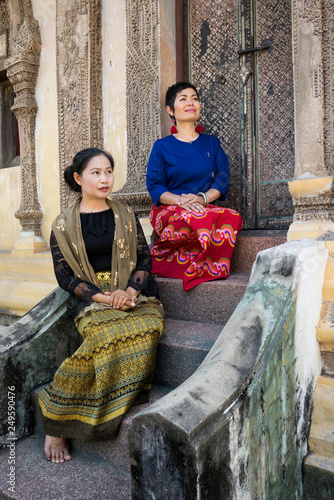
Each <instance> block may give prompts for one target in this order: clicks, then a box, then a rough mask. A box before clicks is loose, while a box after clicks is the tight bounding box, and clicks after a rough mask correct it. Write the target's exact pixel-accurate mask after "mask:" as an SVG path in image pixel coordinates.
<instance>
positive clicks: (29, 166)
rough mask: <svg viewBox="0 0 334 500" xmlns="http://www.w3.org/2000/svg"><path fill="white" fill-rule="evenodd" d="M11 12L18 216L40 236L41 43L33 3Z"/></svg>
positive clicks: (24, 1) (10, 75) (25, 228)
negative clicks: (38, 134)
mask: <svg viewBox="0 0 334 500" xmlns="http://www.w3.org/2000/svg"><path fill="white" fill-rule="evenodd" d="M9 12H10V15H11V18H10V57H9V58H8V59H6V61H5V69H6V70H7V76H8V79H9V80H10V82H11V83H12V84H13V87H14V91H15V94H16V97H15V99H14V105H13V107H12V111H13V112H14V113H15V115H16V118H17V121H18V126H19V136H20V154H21V183H22V200H21V206H20V208H19V209H18V211H17V212H16V213H15V216H16V217H17V218H18V219H19V220H20V223H21V226H22V230H23V231H27V232H33V233H34V235H35V236H40V235H41V225H40V223H41V220H42V217H43V213H42V210H41V207H40V204H39V201H38V194H37V179H36V160H35V122H36V113H37V103H36V99H35V85H36V79H37V74H38V69H39V56H40V50H41V39H40V33H39V26H38V23H37V21H36V20H35V19H34V18H33V14H32V7H31V1H30V0H22V1H20V2H19V3H16V4H15V5H12V8H11V10H10V11H9Z"/></svg>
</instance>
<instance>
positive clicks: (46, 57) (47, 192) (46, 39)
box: [32, 0, 60, 242]
mask: <svg viewBox="0 0 334 500" xmlns="http://www.w3.org/2000/svg"><path fill="white" fill-rule="evenodd" d="M32 5H33V12H34V17H35V19H36V20H37V21H38V22H39V27H40V33H41V39H42V51H41V57H40V68H39V73H38V79H37V85H36V99H37V104H38V113H37V120H36V163H37V184H38V198H39V202H40V204H41V207H42V210H43V212H44V214H45V215H44V218H43V221H42V234H43V237H44V239H45V240H46V241H47V242H48V241H49V236H50V227H51V223H52V221H53V219H54V218H55V217H56V216H57V215H58V214H59V211H60V195H59V144H58V115H57V78H56V74H57V72H56V70H57V67H56V0H43V2H41V1H40V0H33V1H32Z"/></svg>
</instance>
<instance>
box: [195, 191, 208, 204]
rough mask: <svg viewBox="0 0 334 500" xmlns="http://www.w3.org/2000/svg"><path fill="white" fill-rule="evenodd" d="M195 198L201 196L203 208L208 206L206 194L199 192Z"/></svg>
mask: <svg viewBox="0 0 334 500" xmlns="http://www.w3.org/2000/svg"><path fill="white" fill-rule="evenodd" d="M197 196H201V197H202V198H203V202H204V203H203V206H204V207H207V206H208V204H209V197H208V195H207V194H206V193H202V192H199V193H197Z"/></svg>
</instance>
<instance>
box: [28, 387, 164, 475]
mask: <svg viewBox="0 0 334 500" xmlns="http://www.w3.org/2000/svg"><path fill="white" fill-rule="evenodd" d="M44 387H45V386H42V387H39V388H38V389H36V390H35V391H33V393H32V400H33V408H34V413H35V417H36V421H35V435H36V436H39V437H43V438H44V436H45V433H44V429H43V425H42V420H41V416H40V411H39V407H38V394H39V393H40V391H41V390H42V389H43V388H44ZM171 390H172V389H171V388H169V387H164V386H157V385H153V386H152V390H151V394H150V401H149V403H146V404H143V405H139V406H133V407H132V408H130V410H129V411H128V413H127V414H126V415H125V417H124V420H123V422H122V425H121V428H120V432H119V434H118V436H117V437H116V438H115V439H113V440H112V441H101V442H96V443H85V442H81V441H77V440H75V439H71V453H72V456H73V459H76V458H78V459H79V460H80V457H81V455H82V454H88V453H89V452H90V451H92V452H93V453H94V454H95V455H96V456H100V458H101V460H107V461H110V463H112V464H113V465H115V466H117V467H121V468H122V469H124V470H126V471H128V472H129V471H130V463H129V452H128V430H129V428H130V427H131V424H132V419H133V418H134V416H135V415H137V414H138V413H139V412H140V411H142V410H144V409H145V408H147V407H148V406H150V405H151V404H152V403H154V402H155V401H157V400H158V399H161V398H162V397H163V396H165V395H166V394H168V393H169V392H170V391H171Z"/></svg>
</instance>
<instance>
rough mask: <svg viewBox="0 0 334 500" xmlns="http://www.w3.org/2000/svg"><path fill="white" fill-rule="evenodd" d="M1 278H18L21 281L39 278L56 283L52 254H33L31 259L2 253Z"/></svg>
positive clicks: (0, 262) (30, 255) (0, 263)
mask: <svg viewBox="0 0 334 500" xmlns="http://www.w3.org/2000/svg"><path fill="white" fill-rule="evenodd" d="M0 276H17V277H21V279H22V277H24V279H30V278H31V279H33V278H34V277H36V276H37V277H40V278H41V277H43V278H44V279H53V280H54V281H55V278H54V270H53V261H52V256H51V252H38V253H35V254H33V253H31V254H29V257H27V256H25V255H24V254H23V255H22V256H21V257H20V256H17V255H15V256H14V255H13V254H12V253H10V252H0Z"/></svg>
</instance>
